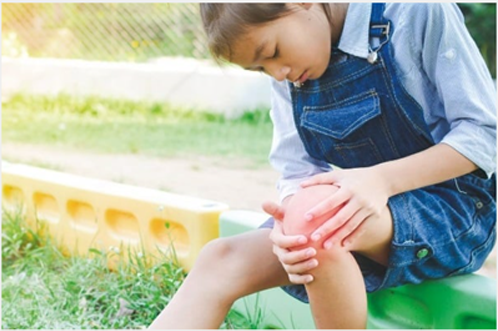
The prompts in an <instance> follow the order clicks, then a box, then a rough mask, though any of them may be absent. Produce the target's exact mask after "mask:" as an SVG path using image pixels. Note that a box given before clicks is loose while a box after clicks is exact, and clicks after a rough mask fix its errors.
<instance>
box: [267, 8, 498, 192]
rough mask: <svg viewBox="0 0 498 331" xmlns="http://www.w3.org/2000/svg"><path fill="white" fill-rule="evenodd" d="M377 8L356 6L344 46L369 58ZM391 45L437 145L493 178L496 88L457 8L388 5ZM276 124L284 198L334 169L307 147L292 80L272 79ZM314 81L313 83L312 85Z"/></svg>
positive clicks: (274, 154)
mask: <svg viewBox="0 0 498 331" xmlns="http://www.w3.org/2000/svg"><path fill="white" fill-rule="evenodd" d="M370 13H371V4H370V3H350V4H349V8H348V12H347V15H346V20H345V22H344V27H343V32H342V35H341V38H340V40H339V44H338V48H339V49H340V50H341V51H343V52H346V53H348V54H351V55H353V56H357V57H360V58H365V59H366V58H367V55H368V48H369V43H370V44H375V40H368V39H369V37H368V32H369V20H370ZM384 16H385V17H386V18H387V19H389V20H391V22H392V25H393V28H394V32H393V34H392V38H391V43H392V47H393V50H394V57H395V61H396V65H397V68H398V71H399V72H398V75H399V77H400V79H401V81H402V83H403V85H404V87H405V88H406V90H407V91H408V93H410V95H411V96H412V97H413V98H414V99H415V100H416V101H417V102H418V103H419V104H420V106H421V107H422V109H423V112H424V114H423V115H424V118H425V121H426V123H427V125H428V127H429V130H430V133H431V135H432V137H433V139H434V142H435V143H445V144H447V145H449V146H451V147H452V148H454V149H455V150H457V151H458V152H459V153H461V154H462V155H464V156H465V157H466V158H468V159H469V160H471V161H472V162H474V163H475V164H476V165H477V166H478V167H479V168H480V169H481V170H482V171H483V172H484V173H485V174H486V175H487V176H488V177H490V176H491V175H492V174H493V173H494V172H495V169H496V89H495V87H494V84H493V80H492V78H491V76H490V73H489V71H488V69H487V67H486V64H485V62H484V60H483V58H482V56H481V54H480V52H479V50H478V48H477V46H476V44H475V42H474V41H473V39H472V37H471V36H470V34H469V33H468V31H467V29H466V27H465V24H464V18H463V16H462V14H461V12H460V10H459V9H458V7H457V6H456V5H455V4H449V3H415V4H405V3H388V4H387V6H386V10H385V12H384ZM271 81H272V82H271V85H272V109H271V110H270V116H271V118H272V121H273V124H274V134H273V142H272V148H271V152H270V163H271V164H272V166H273V167H274V168H275V169H276V170H277V171H279V172H280V173H281V178H280V180H279V181H278V183H277V188H278V190H279V192H280V198H281V200H283V199H284V198H285V197H286V196H288V195H290V194H293V193H294V192H295V191H296V190H297V188H298V186H299V183H300V182H301V181H302V180H304V179H305V178H307V177H310V176H312V175H315V174H318V173H320V172H324V171H329V170H330V169H331V168H330V165H329V164H328V163H326V162H324V161H320V160H317V159H314V158H312V157H311V156H310V155H308V153H307V152H306V151H305V149H304V145H303V143H302V141H301V140H300V138H299V134H298V132H297V130H296V127H295V124H294V119H293V116H292V103H291V96H290V90H289V87H288V82H287V81H282V82H277V81H276V80H274V79H272V80H271ZM305 84H306V83H305Z"/></svg>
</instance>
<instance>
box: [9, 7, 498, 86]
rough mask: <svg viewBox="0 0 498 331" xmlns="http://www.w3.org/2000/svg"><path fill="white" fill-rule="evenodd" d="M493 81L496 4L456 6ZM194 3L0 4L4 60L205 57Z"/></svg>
mask: <svg viewBox="0 0 498 331" xmlns="http://www.w3.org/2000/svg"><path fill="white" fill-rule="evenodd" d="M458 6H459V7H460V9H461V10H462V12H463V13H464V16H465V22H466V24H467V27H468V28H469V30H470V33H471V34H472V36H473V37H474V39H475V41H476V43H477V44H478V46H479V49H480V50H481V52H482V54H483V56H484V58H485V60H486V63H487V64H488V66H489V69H490V71H491V72H492V74H493V77H496V4H494V3H460V4H458ZM204 38H205V37H204V32H203V31H202V27H201V22H200V17H199V15H198V4H196V3H152V4H138V3H52V4H50V3H11V4H3V5H2V55H4V56H9V57H48V58H65V59H85V60H100V61H134V62H141V61H147V60H150V59H152V58H157V57H163V56H183V57H192V58H197V59H207V58H209V52H208V50H207V48H206V43H205V42H204Z"/></svg>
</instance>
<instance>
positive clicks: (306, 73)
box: [295, 70, 309, 84]
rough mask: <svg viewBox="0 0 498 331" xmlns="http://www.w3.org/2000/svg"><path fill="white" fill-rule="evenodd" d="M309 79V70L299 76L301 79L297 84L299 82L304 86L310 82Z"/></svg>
mask: <svg viewBox="0 0 498 331" xmlns="http://www.w3.org/2000/svg"><path fill="white" fill-rule="evenodd" d="M308 77H309V74H308V70H305V71H304V72H303V74H302V75H301V76H299V78H298V79H297V80H296V81H295V82H299V83H301V84H302V83H304V82H305V81H307V80H308Z"/></svg>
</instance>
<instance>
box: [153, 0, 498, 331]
mask: <svg viewBox="0 0 498 331" xmlns="http://www.w3.org/2000/svg"><path fill="white" fill-rule="evenodd" d="M201 14H202V19H203V22H204V27H205V29H206V32H207V35H208V39H209V47H210V49H211V50H212V52H213V54H214V55H215V56H216V57H217V58H221V59H225V60H228V61H230V62H232V63H235V64H238V65H240V66H242V67H243V68H246V69H248V70H256V71H262V72H265V73H266V74H268V75H270V76H271V77H272V78H273V80H272V88H273V98H272V110H271V113H270V114H271V118H272V120H273V123H274V139H273V145H272V150H271V153H270V161H271V163H272V164H273V166H274V167H275V168H276V169H277V170H279V171H280V172H281V173H282V177H281V180H280V181H279V183H278V188H279V190H280V195H281V205H277V204H274V203H265V204H264V206H263V208H264V210H265V211H266V212H268V213H269V214H271V215H272V216H273V217H272V218H271V219H270V220H269V221H268V222H266V223H265V224H263V225H262V227H261V229H258V230H255V231H253V232H251V233H245V234H242V235H239V236H235V237H231V238H221V239H218V240H214V241H212V242H211V243H209V244H208V245H206V247H205V248H204V249H203V251H202V252H201V254H200V256H199V258H198V261H197V263H196V265H195V266H194V268H193V269H192V271H191V272H190V273H189V275H188V277H187V278H186V280H185V282H184V284H183V285H182V286H181V288H180V289H179V291H178V293H177V294H176V296H175V297H174V298H173V300H172V301H171V302H170V303H169V304H168V306H167V307H166V309H165V310H164V311H163V312H162V313H161V314H160V315H159V317H158V318H157V319H156V320H155V321H154V323H153V325H152V327H157V328H217V327H219V325H220V324H221V322H222V321H223V318H224V317H225V315H226V313H227V312H228V310H229V309H230V306H231V305H232V303H233V302H234V301H235V300H236V299H238V298H240V297H242V296H245V295H247V294H250V293H253V292H256V291H260V290H263V289H267V288H270V287H275V286H282V287H284V289H285V290H286V291H288V292H289V293H290V294H291V295H293V296H295V297H296V298H298V299H300V300H302V301H305V302H309V303H310V305H311V310H312V313H313V317H314V320H315V324H316V326H317V327H318V328H341V329H342V328H364V327H366V316H367V300H366V292H371V291H377V290H380V289H384V288H388V287H393V286H399V285H402V284H406V283H419V282H422V281H423V280H425V279H435V278H441V277H448V276H452V275H459V274H465V273H470V272H473V271H475V270H477V269H478V268H479V267H480V266H481V265H482V264H483V262H484V260H485V259H486V257H487V256H488V254H489V252H490V251H491V249H492V247H493V245H494V242H495V223H496V216H495V215H496V214H495V213H496V204H495V200H496V198H495V190H496V188H495V174H494V173H495V163H496V146H495V141H496V116H495V113H496V104H495V102H496V93H495V89H494V86H493V82H492V79H491V76H490V74H489V72H488V70H487V68H486V66H485V63H484V61H483V59H482V57H481V55H480V54H479V51H478V49H477V47H476V45H475V43H474V42H473V40H472V38H471V37H470V35H469V33H468V32H467V30H466V28H465V25H464V22H463V17H462V14H461V13H460V11H459V10H458V7H457V6H456V5H454V4H446V3H440V4H436V3H434V4H429V3H416V4H404V3H390V4H387V5H384V4H380V3H375V4H367V3H351V4H344V3H337V4H311V3H293V4H242V3H240V4H233V3H224V4H223V3H220V4H201ZM330 164H333V165H334V166H337V167H338V168H339V169H334V170H333V171H331V169H330V166H329V165H330ZM317 184H321V185H323V184H325V185H332V186H334V189H333V190H332V192H333V193H332V194H331V195H330V196H329V197H328V198H326V199H325V200H323V202H321V203H319V204H318V205H316V206H315V207H313V208H312V209H310V210H309V211H308V212H307V213H306V215H305V218H306V221H307V222H312V223H310V224H313V222H314V219H315V218H318V217H319V216H320V215H323V214H325V213H327V212H329V211H330V210H332V209H334V208H336V207H338V206H341V207H340V208H339V211H338V212H337V213H336V214H335V215H334V216H333V217H332V218H330V219H329V220H327V221H325V222H324V223H323V224H321V225H320V224H315V227H316V230H315V231H314V232H313V234H312V236H311V240H313V241H319V240H323V239H324V238H325V240H323V246H322V247H320V248H319V249H314V248H312V247H308V248H304V249H299V250H292V249H289V248H292V247H295V246H300V245H302V244H304V243H306V241H307V238H306V237H305V236H300V235H298V236H285V235H284V234H283V232H282V225H281V223H280V221H281V220H282V218H283V216H284V214H285V207H286V204H287V203H288V201H289V199H290V197H291V196H292V195H293V194H294V193H295V192H296V191H297V190H298V188H299V187H300V186H302V187H307V186H311V185H317ZM275 221H276V222H275ZM191 311H195V312H196V318H195V319H192V318H191V317H190V316H191V313H190V312H191Z"/></svg>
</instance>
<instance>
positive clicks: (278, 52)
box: [272, 46, 280, 59]
mask: <svg viewBox="0 0 498 331" xmlns="http://www.w3.org/2000/svg"><path fill="white" fill-rule="evenodd" d="M279 56H280V50H279V49H278V46H276V47H275V53H273V56H272V59H276V58H278V57H279Z"/></svg>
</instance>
